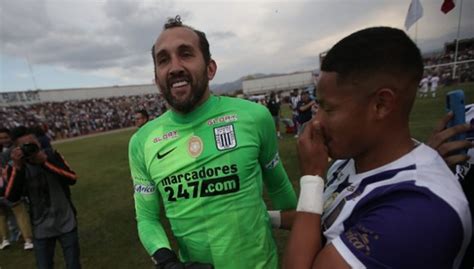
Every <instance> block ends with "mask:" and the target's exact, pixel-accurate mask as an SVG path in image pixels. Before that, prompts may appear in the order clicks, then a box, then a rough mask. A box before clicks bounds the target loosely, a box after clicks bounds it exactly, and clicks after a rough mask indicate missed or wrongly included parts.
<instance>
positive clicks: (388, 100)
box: [373, 88, 396, 119]
mask: <svg viewBox="0 0 474 269" xmlns="http://www.w3.org/2000/svg"><path fill="white" fill-rule="evenodd" d="M373 101H374V106H373V108H374V112H375V118H376V119H384V118H386V117H387V116H388V115H390V113H391V112H392V111H393V110H394V108H395V105H396V104H395V103H396V94H395V91H394V90H392V89H390V88H382V89H379V90H377V91H376V92H375V96H374V99H373Z"/></svg>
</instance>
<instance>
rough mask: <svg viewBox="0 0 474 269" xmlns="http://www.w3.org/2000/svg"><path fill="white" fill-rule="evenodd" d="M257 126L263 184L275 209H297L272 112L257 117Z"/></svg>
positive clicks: (265, 111) (265, 112) (264, 112)
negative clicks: (279, 151) (279, 147)
mask: <svg viewBox="0 0 474 269" xmlns="http://www.w3.org/2000/svg"><path fill="white" fill-rule="evenodd" d="M255 120H256V126H259V128H257V129H258V132H259V138H260V142H261V143H260V147H261V148H260V156H259V162H260V165H261V167H262V173H263V182H264V183H265V186H266V188H267V191H268V195H269V196H270V199H271V201H272V205H273V207H274V209H279V210H286V209H295V208H296V193H295V190H294V188H293V186H292V185H291V183H290V180H289V179H288V175H287V174H286V171H285V168H284V167H283V164H282V162H281V160H280V156H279V153H278V139H277V136H276V129H275V123H274V121H273V118H272V116H271V114H270V112H269V111H268V110H267V109H264V111H262V113H258V114H256V115H255Z"/></svg>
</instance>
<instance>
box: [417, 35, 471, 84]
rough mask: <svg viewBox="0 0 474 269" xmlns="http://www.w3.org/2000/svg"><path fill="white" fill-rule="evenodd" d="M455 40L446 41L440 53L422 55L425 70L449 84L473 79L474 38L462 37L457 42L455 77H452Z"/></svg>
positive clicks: (442, 82) (443, 82)
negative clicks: (435, 74) (455, 78)
mask: <svg viewBox="0 0 474 269" xmlns="http://www.w3.org/2000/svg"><path fill="white" fill-rule="evenodd" d="M455 50H456V42H455V41H453V42H450V43H446V44H445V45H444V50H443V51H442V52H441V53H435V54H431V55H430V56H425V57H424V63H425V70H426V71H428V73H437V74H438V75H439V77H440V83H441V84H444V85H450V84H452V83H454V82H461V83H462V82H472V81H474V38H468V39H462V40H459V43H458V53H457V59H456V62H458V64H457V67H456V77H457V80H454V79H453V62H455V59H454V58H455Z"/></svg>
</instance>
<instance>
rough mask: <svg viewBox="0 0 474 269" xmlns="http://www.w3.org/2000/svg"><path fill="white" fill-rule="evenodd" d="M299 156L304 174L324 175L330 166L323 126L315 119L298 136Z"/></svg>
mask: <svg viewBox="0 0 474 269" xmlns="http://www.w3.org/2000/svg"><path fill="white" fill-rule="evenodd" d="M298 157H299V163H300V169H301V174H302V175H318V176H321V177H323V176H324V174H325V173H326V170H327V168H328V165H329V162H328V149H327V147H326V145H325V140H324V135H323V133H322V126H321V124H320V122H319V121H317V120H315V119H313V120H311V121H309V122H308V124H306V126H305V127H304V130H303V133H302V134H301V135H300V136H299V138H298Z"/></svg>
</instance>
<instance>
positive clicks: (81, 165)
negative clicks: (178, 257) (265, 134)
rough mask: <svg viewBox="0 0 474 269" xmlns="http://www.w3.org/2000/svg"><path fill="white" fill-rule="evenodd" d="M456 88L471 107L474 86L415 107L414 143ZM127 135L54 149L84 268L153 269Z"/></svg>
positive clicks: (23, 267) (6, 265) (286, 157)
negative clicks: (71, 173)
mask: <svg viewBox="0 0 474 269" xmlns="http://www.w3.org/2000/svg"><path fill="white" fill-rule="evenodd" d="M458 88H462V89H464V91H465V93H466V97H467V100H466V103H473V102H474V83H471V84H465V85H458V86H456V87H445V88H442V89H440V90H438V97H437V98H434V99H433V98H426V99H418V100H417V101H416V103H415V107H414V110H413V112H412V117H411V122H410V125H411V129H412V135H413V136H414V137H415V138H417V139H419V140H421V141H424V140H425V139H426V137H427V136H428V134H429V133H430V132H431V130H432V129H433V126H434V124H435V122H436V121H437V120H438V119H439V118H441V117H442V116H443V115H444V114H445V111H444V102H445V101H444V94H445V92H447V91H449V90H452V89H458ZM284 113H289V111H284ZM131 135H132V131H124V132H119V133H114V134H108V135H101V136H96V137H91V138H84V139H80V140H76V141H71V142H67V143H60V144H57V145H55V147H56V148H57V149H58V150H59V151H60V152H62V153H63V155H64V156H65V158H66V160H67V161H68V162H69V163H70V165H71V166H72V167H73V168H74V170H75V171H76V172H77V173H78V175H79V176H80V178H79V181H78V183H77V184H76V185H75V186H73V187H72V195H73V201H74V204H75V205H76V207H77V210H78V220H79V237H80V244H81V261H82V265H83V268H86V269H88V268H94V269H96V268H114V269H115V268H117V269H120V268H127V269H130V268H153V266H152V263H151V261H150V258H149V257H148V255H147V254H146V252H145V250H144V249H143V247H142V246H141V244H140V242H139V240H138V236H137V232H136V225H135V218H134V207H133V198H132V193H133V190H132V184H131V179H130V173H129V169H128V160H127V145H128V140H129V138H130V136H131ZM280 153H281V156H282V160H283V163H284V165H285V168H286V169H287V172H288V175H289V176H290V178H291V179H292V182H293V185H294V186H295V188H297V180H298V176H299V169H298V165H297V159H296V150H295V139H294V138H293V136H292V135H284V137H283V139H282V140H280ZM287 235H288V233H287V232H285V231H275V237H276V239H277V242H278V246H279V249H280V252H281V251H282V250H283V246H284V244H285V242H286V238H287ZM55 262H56V266H55V268H64V264H63V259H62V253H61V251H60V247H59V246H58V247H57V251H56V257H55ZM28 268H35V260H34V254H33V252H25V251H23V249H22V244H18V243H16V244H14V245H13V246H12V247H10V248H9V249H6V250H3V251H0V269H28Z"/></svg>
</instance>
